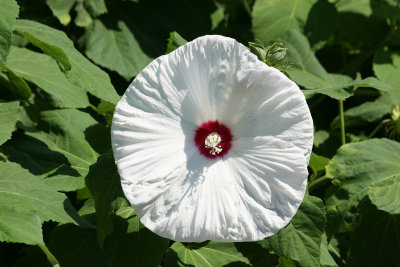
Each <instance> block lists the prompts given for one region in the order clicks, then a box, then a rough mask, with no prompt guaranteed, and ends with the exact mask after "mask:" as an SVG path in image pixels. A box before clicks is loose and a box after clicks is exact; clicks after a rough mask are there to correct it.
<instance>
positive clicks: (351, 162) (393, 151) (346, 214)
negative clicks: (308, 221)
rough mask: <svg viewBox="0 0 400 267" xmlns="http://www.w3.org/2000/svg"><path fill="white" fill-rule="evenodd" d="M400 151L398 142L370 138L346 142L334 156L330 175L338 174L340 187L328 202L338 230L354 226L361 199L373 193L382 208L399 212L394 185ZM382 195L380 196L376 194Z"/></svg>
mask: <svg viewBox="0 0 400 267" xmlns="http://www.w3.org/2000/svg"><path fill="white" fill-rule="evenodd" d="M399 151H400V144H399V143H398V142H395V141H391V140H388V139H370V140H366V141H363V142H359V143H352V144H346V145H344V146H342V147H341V148H340V149H339V151H338V153H337V154H336V155H335V156H334V157H333V158H332V159H331V161H330V162H329V164H328V166H326V175H327V176H328V177H332V178H335V181H334V183H336V184H339V185H340V190H337V191H336V192H334V194H333V195H331V196H330V197H329V198H328V199H327V200H326V205H327V213H328V216H329V218H330V220H329V221H330V222H331V223H332V224H336V225H335V228H337V231H346V230H349V229H350V227H351V226H352V225H353V222H354V219H355V216H356V215H357V214H356V212H357V209H358V206H359V204H360V202H361V201H362V200H363V199H364V198H365V197H366V196H367V195H369V194H371V196H372V199H371V200H373V204H375V205H376V206H377V207H378V209H382V210H388V211H393V212H396V208H394V207H396V206H397V207H398V206H400V198H399V197H398V194H396V190H395V188H393V189H394V191H392V190H391V188H390V187H391V185H392V184H396V183H398V178H397V177H398V176H399V175H400V153H399ZM372 188H374V191H372V190H371V189H372ZM378 195H379V197H380V198H376V196H378ZM390 202H391V204H390V205H388V203H390Z"/></svg>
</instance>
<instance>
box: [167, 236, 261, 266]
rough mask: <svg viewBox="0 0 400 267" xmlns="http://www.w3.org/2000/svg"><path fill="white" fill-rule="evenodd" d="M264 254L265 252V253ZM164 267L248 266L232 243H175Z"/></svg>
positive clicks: (246, 260) (247, 262) (247, 261)
mask: <svg viewBox="0 0 400 267" xmlns="http://www.w3.org/2000/svg"><path fill="white" fill-rule="evenodd" d="M265 253H266V252H265ZM165 263H166V264H165V266H167V267H173V266H196V267H197V266H198V267H209V266H225V265H228V264H235V266H250V265H249V264H250V262H249V260H248V259H247V258H245V257H244V256H243V254H242V253H240V252H239V251H238V250H237V248H236V247H235V245H234V243H219V242H213V241H210V242H204V243H188V244H182V243H180V242H175V243H174V244H173V245H172V246H171V248H170V249H169V251H168V253H167V256H166V262H165Z"/></svg>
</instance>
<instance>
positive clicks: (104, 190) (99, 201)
mask: <svg viewBox="0 0 400 267" xmlns="http://www.w3.org/2000/svg"><path fill="white" fill-rule="evenodd" d="M86 185H87V187H88V188H89V190H90V193H91V194H92V196H93V198H94V200H95V207H96V219H97V236H98V239H99V244H100V246H101V247H102V246H103V242H104V239H105V238H106V236H107V235H109V234H111V233H112V232H113V223H112V220H111V214H112V213H113V211H114V210H113V207H112V204H113V201H114V200H116V199H117V198H118V197H122V196H123V193H122V188H121V181H120V178H119V175H118V171H117V166H115V162H114V157H113V155H112V154H111V153H107V154H105V155H102V156H101V157H100V158H99V159H98V161H97V163H96V164H94V165H92V166H91V167H90V171H89V174H88V175H87V177H86Z"/></svg>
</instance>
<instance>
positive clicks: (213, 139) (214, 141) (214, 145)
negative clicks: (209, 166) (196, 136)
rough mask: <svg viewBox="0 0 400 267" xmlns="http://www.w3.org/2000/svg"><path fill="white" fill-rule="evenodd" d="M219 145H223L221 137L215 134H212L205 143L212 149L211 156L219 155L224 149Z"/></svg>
mask: <svg viewBox="0 0 400 267" xmlns="http://www.w3.org/2000/svg"><path fill="white" fill-rule="evenodd" d="M219 143H221V136H220V135H219V134H217V133H215V132H214V133H210V134H209V135H208V136H207V138H206V140H205V141H204V144H205V146H206V148H211V150H210V154H211V155H215V154H219V153H220V152H221V151H222V147H221V146H220V145H219Z"/></svg>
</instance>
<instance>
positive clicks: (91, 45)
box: [86, 20, 151, 80]
mask: <svg viewBox="0 0 400 267" xmlns="http://www.w3.org/2000/svg"><path fill="white" fill-rule="evenodd" d="M117 25H118V28H117V29H113V28H107V27H106V26H105V25H104V24H103V23H102V22H101V21H100V20H95V21H94V22H93V25H92V26H91V27H90V28H89V29H88V33H87V41H86V54H87V56H88V57H89V58H90V59H92V60H93V61H95V62H96V63H97V64H99V65H101V66H103V67H106V68H109V69H110V70H114V71H116V72H118V73H119V74H120V75H121V76H122V77H124V78H125V79H127V80H129V79H131V78H132V77H134V76H136V75H137V74H138V73H139V72H140V71H141V70H142V69H143V68H144V67H145V66H146V65H147V64H148V63H149V62H150V61H151V58H150V57H149V56H147V55H146V54H145V53H144V52H143V50H142V48H141V47H140V45H139V43H138V41H137V40H136V39H135V36H134V34H133V33H132V32H131V31H130V30H129V28H128V27H127V26H126V24H125V22H123V21H118V23H117Z"/></svg>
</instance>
